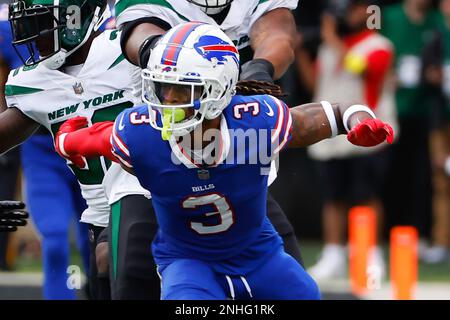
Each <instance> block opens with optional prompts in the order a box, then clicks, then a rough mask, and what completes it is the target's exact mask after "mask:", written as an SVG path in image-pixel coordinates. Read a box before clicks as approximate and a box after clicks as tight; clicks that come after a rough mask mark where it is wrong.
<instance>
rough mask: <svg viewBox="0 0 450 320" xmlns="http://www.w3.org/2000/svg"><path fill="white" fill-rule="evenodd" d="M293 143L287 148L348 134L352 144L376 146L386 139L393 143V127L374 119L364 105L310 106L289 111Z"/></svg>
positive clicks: (327, 104) (318, 104) (326, 103)
mask: <svg viewBox="0 0 450 320" xmlns="http://www.w3.org/2000/svg"><path fill="white" fill-rule="evenodd" d="M290 112H291V116H292V140H291V141H290V143H289V147H293V148H295V147H306V146H309V145H312V144H314V143H316V142H319V141H321V140H324V139H328V138H331V137H334V136H336V135H339V134H347V139H348V140H349V141H350V142H351V143H353V144H354V145H358V146H363V147H372V146H376V145H378V144H380V143H382V142H384V141H385V140H386V141H387V142H388V143H390V144H391V143H392V142H393V140H394V131H393V129H392V127H391V126H390V125H389V124H387V123H384V122H383V121H381V120H380V119H377V118H376V117H375V114H374V113H373V112H372V111H371V110H370V109H369V108H368V107H366V106H362V105H343V104H337V103H335V104H330V103H329V102H326V101H322V102H321V103H309V104H304V105H301V106H298V107H295V108H292V109H290Z"/></svg>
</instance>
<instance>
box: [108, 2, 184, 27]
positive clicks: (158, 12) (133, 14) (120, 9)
mask: <svg viewBox="0 0 450 320" xmlns="http://www.w3.org/2000/svg"><path fill="white" fill-rule="evenodd" d="M114 9H115V14H116V26H117V27H118V28H121V27H122V25H123V24H124V23H126V22H130V21H133V20H136V19H140V18H144V17H154V18H159V19H161V20H162V21H165V22H167V23H168V24H170V25H171V26H175V25H177V24H179V23H181V22H185V21H188V20H187V18H185V17H183V16H180V15H179V14H178V13H177V12H176V11H175V10H174V8H173V7H172V5H171V4H170V3H169V2H168V1H166V0H116V4H115V7H114Z"/></svg>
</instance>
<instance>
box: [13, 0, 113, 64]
mask: <svg viewBox="0 0 450 320" xmlns="http://www.w3.org/2000/svg"><path fill="white" fill-rule="evenodd" d="M88 1H89V0H84V1H80V5H79V6H77V5H76V4H75V3H77V2H76V1H72V2H73V3H72V2H69V4H67V2H65V4H64V5H63V4H61V5H60V4H59V3H60V1H59V0H55V1H54V2H53V3H54V5H47V4H45V5H42V4H31V5H29V6H28V7H27V5H26V3H25V1H16V2H13V3H12V4H10V6H9V21H10V24H11V30H12V34H13V42H12V44H13V46H14V48H15V50H16V52H17V54H18V55H19V57H20V59H21V60H22V62H23V63H24V65H26V66H32V65H36V64H37V63H40V62H42V61H45V64H46V65H47V67H49V68H51V69H58V68H59V67H61V66H62V65H63V64H64V62H65V59H66V58H67V57H68V56H69V55H71V54H72V53H73V52H75V51H76V50H77V49H78V48H80V47H81V46H82V45H83V44H84V43H85V42H86V41H87V40H88V38H89V37H90V35H91V34H92V32H93V31H96V30H98V28H99V27H100V25H101V23H103V22H104V21H105V20H106V19H107V17H109V16H110V12H109V10H107V6H105V7H104V8H100V7H98V6H97V7H94V6H93V5H91V4H90V3H89V2H88ZM61 2H62V1H61ZM20 45H24V46H26V48H27V51H28V54H29V57H24V56H22V54H21V53H20V51H19V50H18V49H17V46H20Z"/></svg>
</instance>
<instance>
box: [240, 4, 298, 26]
mask: <svg viewBox="0 0 450 320" xmlns="http://www.w3.org/2000/svg"><path fill="white" fill-rule="evenodd" d="M298 2H299V0H271V1H259V4H258V6H257V7H256V9H255V12H254V13H253V14H252V17H251V21H250V26H249V27H250V28H251V27H252V26H253V24H254V23H255V22H256V20H258V19H259V18H260V17H261V16H262V15H264V14H265V13H267V12H269V11H272V10H275V9H278V8H287V9H289V10H294V9H296V8H297V6H298Z"/></svg>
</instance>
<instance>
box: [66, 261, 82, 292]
mask: <svg viewBox="0 0 450 320" xmlns="http://www.w3.org/2000/svg"><path fill="white" fill-rule="evenodd" d="M66 272H67V275H68V277H67V281H66V285H67V289H70V290H80V289H81V282H82V281H81V268H80V267H79V266H77V265H70V266H68V267H67V271H66Z"/></svg>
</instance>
